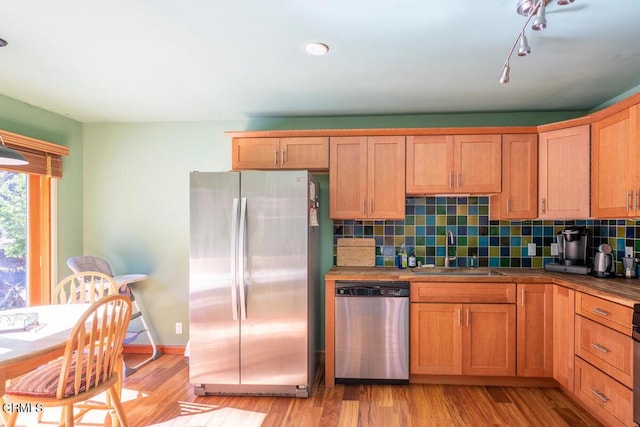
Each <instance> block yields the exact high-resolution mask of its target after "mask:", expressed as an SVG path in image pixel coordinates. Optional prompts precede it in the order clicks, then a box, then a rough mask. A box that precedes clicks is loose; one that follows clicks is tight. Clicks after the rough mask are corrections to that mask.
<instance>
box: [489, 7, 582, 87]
mask: <svg viewBox="0 0 640 427" xmlns="http://www.w3.org/2000/svg"><path fill="white" fill-rule="evenodd" d="M551 1H552V0H518V3H517V5H516V12H517V13H518V14H519V15H523V16H526V17H527V20H526V21H525V23H524V25H523V26H522V29H521V30H520V32H519V33H518V36H517V37H516V39H515V41H514V42H513V45H512V46H511V50H510V51H509V55H507V60H506V61H505V63H504V68H503V69H502V74H501V75H500V83H509V72H510V71H511V64H509V60H510V59H511V55H513V52H514V51H515V50H516V47H517V46H518V45H520V47H519V48H518V56H527V55H529V54H530V53H531V47H529V41H528V40H527V36H525V34H524V31H525V29H526V28H527V25H529V22H531V19H532V18H533V17H534V16H535V19H534V21H533V24H532V25H531V29H532V30H536V31H540V30H544V29H545V28H547V16H546V8H547V5H548V4H549V3H551ZM573 2H574V0H557V4H558V5H560V6H566V5H569V4H571V3H573Z"/></svg>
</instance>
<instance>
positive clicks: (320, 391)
mask: <svg viewBox="0 0 640 427" xmlns="http://www.w3.org/2000/svg"><path fill="white" fill-rule="evenodd" d="M126 357H127V358H134V357H139V356H137V355H126ZM188 366H189V365H188V364H187V363H186V362H185V359H184V358H183V357H181V356H175V355H164V356H162V357H161V358H160V359H158V360H156V361H154V362H152V363H150V364H148V365H146V366H144V367H142V368H141V369H140V370H138V372H136V373H134V374H133V375H131V376H130V377H128V378H127V379H126V380H125V383H124V387H125V393H126V394H132V392H133V393H134V394H135V393H137V392H140V393H142V394H143V395H144V396H146V397H142V395H141V397H138V398H135V399H134V400H129V401H127V402H125V404H124V406H125V409H126V411H127V416H128V418H129V421H130V423H131V426H133V427H135V426H149V425H154V424H161V423H163V422H167V421H169V420H172V419H175V418H176V417H179V416H181V415H182V416H185V415H187V416H188V415H189V414H191V415H193V414H196V413H198V412H202V414H203V415H204V414H206V413H207V412H210V413H220V412H225V413H224V414H220V415H221V416H222V418H224V417H228V418H227V420H228V421H227V422H224V423H223V425H249V426H253V425H255V426H258V425H262V426H264V427H276V426H278V427H280V426H304V427H307V426H322V427H325V426H385V427H386V426H471V425H473V426H485V425H486V426H500V425H509V426H545V427H555V426H599V425H601V424H600V423H599V422H597V421H596V420H595V419H593V418H592V417H591V416H590V415H589V414H588V413H587V412H586V411H584V410H583V409H581V408H580V407H578V406H577V405H576V404H575V403H573V401H571V400H570V399H569V398H568V397H567V396H566V395H564V394H563V393H562V392H561V391H560V390H558V389H549V388H509V387H482V386H447V385H415V384H412V385H409V386H385V385H336V386H333V387H326V386H324V384H323V381H322V379H323V372H322V368H320V372H319V373H318V376H317V378H316V382H315V385H314V389H313V393H312V396H311V397H310V398H308V399H297V398H287V397H231V396H206V397H200V396H195V395H194V393H193V387H192V386H191V385H189V384H188ZM126 398H127V396H126V395H125V399H126ZM256 413H257V414H256ZM262 419H263V421H262V424H259V422H260V420H262ZM239 420H247V423H246V424H237V422H238V421H239ZM252 422H258V424H252ZM162 425H164V424H162ZM167 425H170V424H168V423H167ZM176 425H177V424H176ZM183 425H186V424H183ZM192 425H196V424H192ZM198 425H199V424H198Z"/></svg>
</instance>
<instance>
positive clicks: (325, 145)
mask: <svg viewBox="0 0 640 427" xmlns="http://www.w3.org/2000/svg"><path fill="white" fill-rule="evenodd" d="M280 167H281V169H329V138H327V137H324V136H318V137H298V138H280Z"/></svg>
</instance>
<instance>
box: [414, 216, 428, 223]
mask: <svg viewBox="0 0 640 427" xmlns="http://www.w3.org/2000/svg"><path fill="white" fill-rule="evenodd" d="M426 223H427V217H426V216H424V215H416V217H415V225H425V224H426Z"/></svg>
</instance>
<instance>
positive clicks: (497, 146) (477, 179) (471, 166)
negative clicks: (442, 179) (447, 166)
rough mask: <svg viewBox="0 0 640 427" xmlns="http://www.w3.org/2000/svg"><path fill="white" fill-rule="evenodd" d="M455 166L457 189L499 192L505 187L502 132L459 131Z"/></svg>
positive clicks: (459, 191)
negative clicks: (480, 133) (474, 133)
mask: <svg viewBox="0 0 640 427" xmlns="http://www.w3.org/2000/svg"><path fill="white" fill-rule="evenodd" d="M453 141H454V145H453V146H454V156H453V170H454V171H455V176H454V181H455V191H456V192H457V193H496V192H499V191H500V190H501V188H502V184H501V183H502V154H501V153H502V135H456V136H454V137H453Z"/></svg>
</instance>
